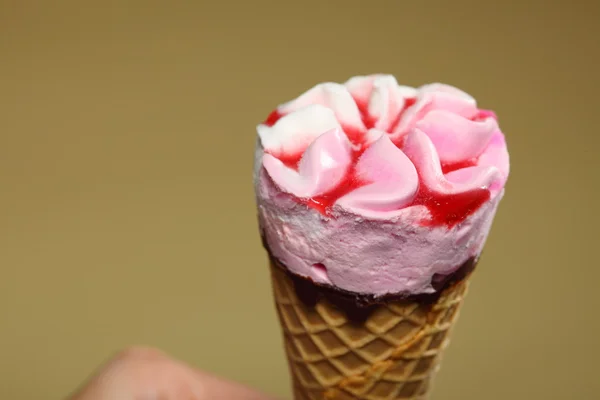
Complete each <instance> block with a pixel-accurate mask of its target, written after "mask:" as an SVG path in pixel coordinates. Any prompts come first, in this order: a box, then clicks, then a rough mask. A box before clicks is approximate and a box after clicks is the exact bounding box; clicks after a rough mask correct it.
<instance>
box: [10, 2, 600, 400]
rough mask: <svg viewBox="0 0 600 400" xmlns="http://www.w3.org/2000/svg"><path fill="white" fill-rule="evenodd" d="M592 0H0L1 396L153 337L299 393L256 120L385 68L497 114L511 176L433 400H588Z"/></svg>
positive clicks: (53, 380) (70, 383) (594, 312)
mask: <svg viewBox="0 0 600 400" xmlns="http://www.w3.org/2000/svg"><path fill="white" fill-rule="evenodd" d="M599 20H600V6H599V2H593V1H588V2H585V1H567V0H564V1H537V2H534V1H487V2H486V1H446V0H440V1H400V0H396V1H371V2H369V1H350V0H344V1H318V2H317V1H302V2H294V3H292V2H285V1H272V2H267V1H262V0H261V1H252V2H250V1H237V2H226V1H222V2H217V1H211V2H201V1H188V2H182V1H173V2H168V1H163V2H158V1H145V2H133V1H121V2H114V3H113V2H107V1H104V2H85V1H79V2H72V3H65V2H58V1H55V2H51V1H47V2H41V1H40V2H38V3H33V2H28V1H13V2H7V1H0V83H1V84H0V272H1V275H0V398H2V399H7V400H8V399H41V398H44V399H62V398H63V397H64V396H65V395H66V394H67V393H68V392H69V391H71V390H72V389H73V388H74V387H75V386H76V385H77V384H78V383H79V382H80V381H81V380H82V379H84V378H85V377H86V376H87V375H88V373H89V372H90V371H91V370H92V369H93V368H94V367H95V366H96V365H97V364H99V363H100V362H102V361H103V360H105V359H106V357H108V356H109V355H110V354H112V353H113V352H115V351H117V350H118V349H120V348H122V347H124V346H127V345H129V344H136V343H142V344H148V345H154V346H158V347H161V348H162V349H164V350H166V351H168V352H170V353H172V354H174V355H175V356H177V357H180V358H182V359H184V360H186V361H188V362H190V363H193V364H195V365H197V366H199V367H202V368H205V369H208V370H211V371H214V372H216V373H219V374H222V375H224V376H227V377H230V378H233V379H237V380H240V381H242V382H245V383H248V384H250V385H253V386H256V387H258V388H260V389H263V390H265V391H267V392H269V393H272V394H275V395H278V396H281V397H282V398H286V397H288V398H289V390H288V385H289V381H288V376H287V370H286V364H285V360H284V355H283V351H282V348H281V339H280V336H279V335H280V334H279V328H278V325H277V322H276V317H275V312H274V308H273V305H272V303H271V301H272V300H271V293H270V288H269V277H268V270H267V264H266V258H265V254H264V252H263V250H262V248H261V246H260V241H259V237H258V233H257V229H256V221H255V212H254V199H253V193H252V182H251V170H252V167H251V164H252V156H253V146H254V141H255V135H256V132H255V125H256V124H257V123H258V122H259V121H261V120H262V119H263V118H264V117H265V116H266V115H267V114H268V113H269V112H270V111H271V110H272V109H273V108H274V106H276V104H277V103H279V102H283V101H286V100H288V99H291V98H292V97H294V96H296V95H298V94H299V93H300V92H301V91H303V90H305V89H308V88H309V87H311V86H312V85H313V84H315V83H317V82H320V81H344V80H346V79H347V78H348V77H350V76H352V75H356V74H364V73H372V72H388V73H393V74H394V75H396V76H397V78H398V80H399V81H400V82H401V83H405V84H410V85H420V84H423V83H426V82H431V81H442V82H447V83H451V84H454V85H456V86H459V87H461V88H463V89H465V90H467V91H468V92H470V93H472V94H473V95H475V96H476V97H477V98H478V100H479V103H480V104H481V105H482V106H483V107H485V108H492V109H495V110H496V111H497V112H498V114H499V116H500V118H501V126H502V127H503V129H504V131H505V132H506V135H507V138H508V143H509V149H510V152H511V162H512V171H511V172H512V175H511V178H510V179H509V184H508V191H507V196H506V197H505V200H504V201H503V203H502V206H501V207H500V211H499V213H498V215H497V218H496V222H495V225H494V228H493V232H492V234H491V236H490V238H489V241H488V245H487V248H486V252H485V255H484V258H483V260H482V263H481V264H480V268H479V271H478V273H477V275H476V279H475V283H474V285H472V289H471V292H470V295H469V297H468V299H467V303H466V305H465V307H464V309H463V313H462V314H461V320H460V323H459V325H458V328H457V329H456V330H455V332H454V335H453V343H452V346H451V347H450V349H449V351H448V353H447V356H446V358H445V363H444V366H443V368H442V370H441V372H440V375H439V379H438V381H437V384H436V389H435V393H434V396H433V399H440V400H452V399H461V400H466V399H477V400H480V399H486V400H493V399H596V398H599V396H600V395H599V394H598V393H599V390H600V380H599V379H598V370H599V368H598V366H597V365H598V364H597V360H596V359H597V358H598V356H599V355H600V354H599V352H598V350H599V349H600V345H599V344H598V340H599V338H600V330H599V329H598V328H599V323H598V314H599V312H598V306H600V304H599V301H598V295H597V292H598V287H599V284H598V282H599V278H600V273H599V270H600V265H599V263H598V261H597V258H593V256H592V251H591V250H592V249H593V247H594V246H596V247H597V246H598V239H599V235H598V228H597V226H598V224H599V223H600V219H599V217H598V213H597V210H598V204H599V198H598V194H599V191H598V184H599V179H598V177H599V170H600V162H599V156H598V148H599V146H600V140H599V136H600V135H599V133H598V124H599V120H598V116H599V113H600V112H599V106H600V104H599V102H598V93H599V89H600V85H599V84H600V78H599V76H598V71H599V65H598V59H599V58H598V49H599V47H598V46H599V41H600V26H599V24H598V21H599Z"/></svg>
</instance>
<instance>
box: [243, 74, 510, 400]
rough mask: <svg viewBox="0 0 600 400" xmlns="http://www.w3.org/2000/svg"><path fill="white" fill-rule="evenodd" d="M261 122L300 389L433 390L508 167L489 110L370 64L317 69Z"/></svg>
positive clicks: (411, 395) (264, 216)
mask: <svg viewBox="0 0 600 400" xmlns="http://www.w3.org/2000/svg"><path fill="white" fill-rule="evenodd" d="M256 129H257V133H258V140H257V143H256V149H255V158H254V159H255V162H254V187H255V193H256V202H257V210H258V221H259V228H260V232H261V235H262V238H263V243H264V246H265V248H266V250H267V251H268V253H269V258H270V260H271V271H272V279H273V289H274V293H275V302H276V305H277V311H278V314H279V318H280V320H281V325H282V327H283V334H284V339H285V346H286V353H287V357H288V360H289V364H290V371H291V374H292V380H293V384H294V395H295V398H296V400H298V399H308V400H318V399H319V400H320V399H370V400H383V399H425V398H427V396H428V394H429V391H430V387H431V382H432V378H433V376H434V374H435V371H436V370H437V368H438V367H439V365H440V357H441V354H442V350H443V349H444V347H445V346H446V344H447V343H448V338H449V331H450V329H451V328H452V326H453V325H454V324H455V322H456V318H457V311H458V309H459V307H460V304H461V303H462V299H463V297H464V295H465V291H466V288H467V285H468V282H469V279H470V275H471V271H472V270H473V268H474V265H475V263H476V261H477V260H478V258H479V255H480V254H481V252H482V251H483V248H484V245H485V242H486V239H487V236H488V234H489V232H490V229H491V226H492V222H493V219H494V216H495V213H496V210H497V208H498V204H499V202H500V200H501V199H502V197H503V195H504V186H505V183H506V180H507V179H508V174H509V169H510V162H509V156H508V150H507V146H506V141H505V138H504V134H503V133H502V131H501V130H500V127H499V124H498V119H497V116H496V114H495V113H494V112H492V111H489V110H485V109H482V108H480V107H479V106H478V105H477V102H476V100H475V98H474V97H472V96H471V95H469V94H468V93H466V92H464V91H462V90H460V89H458V88H456V87H453V86H450V85H445V84H441V83H432V84H427V85H422V86H420V87H418V88H412V87H409V86H404V85H400V84H398V81H397V80H396V79H395V78H394V77H393V76H391V75H385V74H374V75H368V76H356V77H352V78H350V79H349V80H348V81H346V82H345V83H343V84H338V83H333V82H324V83H321V84H318V85H316V86H314V87H313V88H311V89H309V90H308V91H306V92H305V93H303V94H301V95H300V96H298V97H297V98H296V99H294V100H291V101H288V102H286V103H283V104H280V105H279V106H277V108H276V109H275V110H274V111H273V112H272V113H271V114H269V116H268V117H267V118H266V119H265V120H264V121H263V123H261V124H259V125H258V126H257V128H256Z"/></svg>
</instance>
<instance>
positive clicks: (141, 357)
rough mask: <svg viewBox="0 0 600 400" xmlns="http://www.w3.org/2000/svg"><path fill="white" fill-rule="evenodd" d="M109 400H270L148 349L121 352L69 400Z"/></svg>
mask: <svg viewBox="0 0 600 400" xmlns="http://www.w3.org/2000/svg"><path fill="white" fill-rule="evenodd" d="M109 399H110V400H113V399H120V400H121V399H122V400H146V399H148V400H151V399H152V400H154V399H161V400H163V399H165V400H209V399H210V400H225V399H228V400H273V399H272V398H270V397H268V396H266V395H263V394H261V393H259V392H257V391H255V390H253V389H250V388H247V387H245V386H244V385H241V384H237V383H234V382H230V381H227V380H225V379H222V378H219V377H216V376H213V375H211V374H208V373H205V372H203V371H198V370H195V369H193V368H190V367H189V366H187V365H185V364H184V363H182V362H180V361H177V360H174V359H172V358H170V357H168V356H167V355H165V354H164V353H162V352H160V351H158V350H155V349H149V348H132V349H128V350H125V351H123V352H121V353H120V354H119V355H118V356H117V357H115V358H114V359H113V360H111V361H110V362H109V363H108V364H107V365H106V366H105V367H104V368H103V369H102V370H101V371H100V372H99V373H98V374H97V375H96V376H94V377H93V378H92V379H91V380H90V382H89V383H88V384H87V385H86V386H85V387H84V388H83V389H82V390H81V391H79V392H78V393H77V394H75V395H74V396H73V397H72V399H71V400H109Z"/></svg>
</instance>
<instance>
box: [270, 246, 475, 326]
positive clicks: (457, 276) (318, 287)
mask: <svg viewBox="0 0 600 400" xmlns="http://www.w3.org/2000/svg"><path fill="white" fill-rule="evenodd" d="M263 245H264V247H265V249H266V250H267V253H268V254H269V258H270V260H271V262H272V263H273V265H275V266H277V267H278V268H281V269H282V270H283V271H285V273H286V274H287V275H288V276H289V277H290V279H291V280H292V282H293V284H294V290H295V292H296V296H298V299H300V300H301V301H302V302H303V303H304V304H305V305H306V306H308V307H314V306H315V305H316V304H317V302H318V301H319V300H320V299H321V298H323V299H326V300H327V301H328V302H330V303H331V304H333V305H335V306H336V307H337V308H339V309H340V310H342V311H343V312H344V313H345V314H346V315H347V317H348V319H349V320H352V321H353V322H356V323H362V322H363V321H364V320H365V319H366V318H367V317H368V316H369V315H370V314H371V313H372V312H373V311H374V310H375V308H376V307H377V306H379V305H381V304H386V303H389V302H398V301H407V302H418V303H421V304H433V303H435V302H436V301H437V300H438V298H439V296H440V294H441V293H442V292H443V291H444V290H445V289H447V288H448V287H450V286H452V285H455V284H457V283H458V282H460V281H462V280H463V279H466V277H468V276H469V275H470V274H471V272H472V271H473V270H474V269H475V266H476V264H477V260H478V258H475V257H472V258H469V259H468V260H467V261H465V262H464V263H463V264H462V265H460V266H459V267H458V268H457V269H456V270H455V271H454V272H453V273H451V274H449V275H446V276H442V275H434V278H433V280H432V286H433V288H434V289H435V292H433V293H427V294H420V295H406V294H402V293H390V294H386V295H384V296H374V295H370V294H364V293H354V292H349V291H347V290H344V289H340V288H336V287H334V286H331V285H326V284H322V283H317V282H315V281H313V280H312V279H311V278H309V277H303V276H300V275H297V274H295V273H293V272H291V271H290V270H289V269H288V268H287V267H286V266H285V265H284V264H283V263H281V262H280V261H279V260H277V259H276V258H275V257H273V256H272V254H271V251H270V250H269V247H268V245H267V243H266V241H265V240H263Z"/></svg>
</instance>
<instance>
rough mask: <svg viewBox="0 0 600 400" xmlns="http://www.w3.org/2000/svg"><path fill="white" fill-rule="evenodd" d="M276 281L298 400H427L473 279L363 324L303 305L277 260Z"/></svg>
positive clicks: (324, 304)
mask: <svg viewBox="0 0 600 400" xmlns="http://www.w3.org/2000/svg"><path fill="white" fill-rule="evenodd" d="M271 276H272V282H273V291H274V296H275V304H276V307H277V313H278V315H279V320H280V322H281V325H282V329H283V336H284V341H285V350H286V355H287V358H288V362H289V367H290V372H291V375H292V381H293V386H294V388H293V389H294V398H295V399H296V400H322V399H331V400H333V399H336V400H338V399H339V400H342V399H369V400H384V399H426V398H427V394H428V393H429V388H430V383H431V379H432V377H433V375H434V374H435V372H436V370H437V369H438V366H439V363H440V356H441V353H442V350H443V349H444V347H445V346H446V344H447V343H448V333H449V331H450V329H451V327H452V326H453V324H454V323H455V321H456V318H457V316H458V313H457V311H458V309H459V306H460V304H461V302H462V299H463V297H464V296H465V293H466V289H467V285H468V278H469V277H468V276H467V277H466V278H463V279H461V280H459V281H457V282H455V283H453V284H451V285H449V286H447V287H446V288H445V289H444V290H443V291H442V292H441V294H440V295H439V296H438V297H436V298H435V299H433V300H431V301H421V300H394V301H388V302H385V303H384V304H378V305H376V306H374V308H373V309H372V312H370V313H369V315H368V316H367V317H366V319H365V320H364V322H362V321H361V322H359V323H356V322H354V321H352V320H350V319H349V318H348V316H347V315H346V314H345V313H344V312H343V311H342V310H341V309H339V308H338V307H336V306H335V305H334V304H332V303H330V302H329V301H328V300H327V299H326V298H321V299H319V300H318V301H317V302H316V305H314V307H313V306H312V305H307V304H305V303H304V302H302V301H301V300H300V299H299V298H298V295H297V292H296V290H295V287H294V282H293V280H292V278H291V277H290V274H289V272H287V271H286V270H285V269H284V268H283V267H282V266H281V265H278V263H277V262H276V261H275V260H272V261H271Z"/></svg>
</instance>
